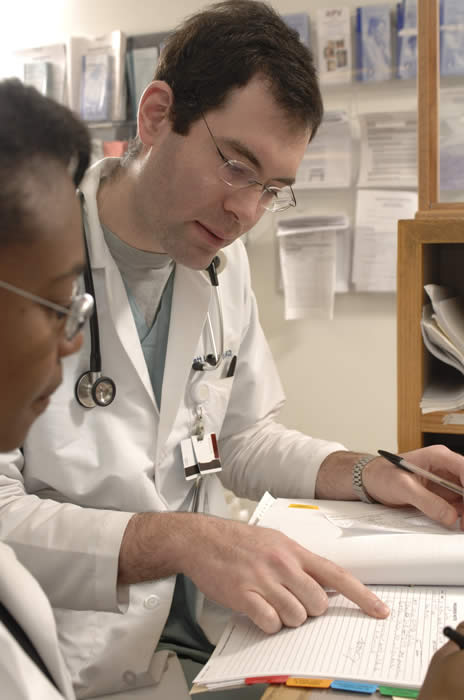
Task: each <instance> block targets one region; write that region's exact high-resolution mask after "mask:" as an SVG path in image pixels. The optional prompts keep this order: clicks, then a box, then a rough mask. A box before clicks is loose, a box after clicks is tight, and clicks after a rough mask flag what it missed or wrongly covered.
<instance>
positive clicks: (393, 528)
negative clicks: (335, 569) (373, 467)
mask: <svg viewBox="0 0 464 700" xmlns="http://www.w3.org/2000/svg"><path fill="white" fill-rule="evenodd" d="M350 505H351V504H350ZM357 505H358V504H357V503H356V501H355V506H357ZM340 506H341V508H340ZM322 512H323V514H324V516H325V517H326V518H327V520H328V521H329V522H330V523H332V524H333V525H336V526H337V527H339V528H341V529H342V530H343V531H344V532H343V535H344V536H346V535H353V534H354V535H356V536H358V535H359V534H361V533H364V534H366V533H371V534H373V533H379V534H380V533H382V532H383V533H392V532H410V533H411V532H418V533H421V534H424V533H429V534H435V535H448V534H449V533H450V530H449V529H448V528H446V527H445V526H444V525H440V524H439V523H435V522H434V521H433V520H430V518H428V517H427V516H426V515H424V514H423V513H421V511H419V510H417V508H413V507H410V508H401V509H396V508H385V506H382V505H380V504H379V505H377V504H372V508H370V509H369V510H368V511H367V512H366V510H365V509H364V508H362V507H361V508H356V507H355V508H348V509H347V511H346V512H344V510H343V502H341V503H340V504H339V505H338V504H337V506H336V507H332V508H331V507H330V506H328V505H327V506H324V508H323V510H322ZM454 532H457V533H459V532H460V531H459V530H456V528H455V530H454Z"/></svg>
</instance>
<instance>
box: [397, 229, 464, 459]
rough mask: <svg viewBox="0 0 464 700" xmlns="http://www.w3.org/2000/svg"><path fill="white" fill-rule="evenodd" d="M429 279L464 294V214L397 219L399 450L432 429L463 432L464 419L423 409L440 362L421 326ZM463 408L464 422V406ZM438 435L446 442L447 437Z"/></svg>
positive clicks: (415, 443) (425, 441)
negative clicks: (450, 419)
mask: <svg viewBox="0 0 464 700" xmlns="http://www.w3.org/2000/svg"><path fill="white" fill-rule="evenodd" d="M429 283H434V284H441V285H447V286H449V287H451V288H453V289H455V290H456V291H457V292H458V293H459V294H462V295H463V296H464V218H463V219H460V218H455V219H446V218H444V217H440V218H439V219H437V220H433V219H427V220H422V219H419V218H418V219H414V220H412V221H400V222H399V224H398V448H399V450H400V451H401V452H405V451H407V450H413V449H416V448H417V447H422V446H423V445H425V444H428V441H429V439H430V436H431V435H432V434H438V435H441V434H443V436H446V435H448V434H459V435H463V436H464V424H463V425H460V424H456V423H444V420H445V415H446V414H445V413H442V412H436V413H428V414H422V413H421V410H420V405H419V404H420V400H421V398H422V394H423V391H424V387H425V386H426V384H427V381H428V379H429V377H430V376H431V375H432V374H433V372H434V371H437V368H438V367H439V364H440V363H439V361H438V360H435V358H433V357H432V356H431V354H430V353H429V352H428V350H427V349H426V348H425V347H424V344H423V341H422V335H421V329H420V320H421V316H422V307H423V305H424V303H425V301H426V294H425V292H424V285H425V284H429ZM461 413H462V418H463V423H464V411H463V412H461ZM456 420H458V419H456ZM438 439H439V438H438ZM432 441H434V442H436V440H432ZM439 441H440V442H444V443H446V442H447V440H446V439H445V438H444V439H443V440H441V439H439ZM462 451H463V452H464V437H463V439H462Z"/></svg>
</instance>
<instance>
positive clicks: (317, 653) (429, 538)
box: [193, 494, 464, 692]
mask: <svg viewBox="0 0 464 700" xmlns="http://www.w3.org/2000/svg"><path fill="white" fill-rule="evenodd" d="M251 522H252V523H256V524H258V525H260V526H263V527H273V528H275V529H278V530H281V531H283V532H284V533H285V534H287V535H288V536H290V537H292V538H293V539H295V540H297V541H298V542H299V543H300V544H301V545H303V546H305V547H307V548H308V549H310V550H311V551H313V552H315V553H316V554H320V555H323V556H327V557H328V558H330V559H332V560H334V561H336V562H337V563H338V564H341V565H342V566H344V567H345V568H347V569H349V570H350V571H352V573H354V574H355V575H356V576H358V577H359V578H360V579H361V580H362V581H363V582H364V583H367V584H375V585H372V586H371V587H372V590H374V591H375V592H376V594H377V595H378V596H379V597H380V598H381V599H382V600H383V601H384V602H386V603H387V605H389V607H390V610H391V613H390V616H389V617H388V618H387V619H385V620H376V619H374V618H370V617H368V616H367V615H365V614H364V613H363V612H361V611H360V610H359V609H358V608H357V607H356V606H355V605H354V604H353V603H351V602H350V601H348V600H347V599H346V598H344V597H343V596H341V595H339V594H337V593H334V592H329V600H330V603H329V608H328V610H327V612H326V613H325V614H324V615H322V616H320V617H318V618H309V619H308V620H307V621H306V622H305V623H304V624H303V625H302V626H301V627H298V628H294V629H290V628H283V629H282V630H281V631H280V632H278V633H277V634H275V635H266V634H265V633H264V632H261V630H259V629H258V628H257V627H256V626H255V625H254V624H253V623H252V622H251V621H250V620H249V619H248V618H246V617H245V616H241V615H234V616H233V617H232V618H231V620H230V622H229V624H228V626H227V627H226V629H225V631H224V633H223V635H222V637H221V639H220V641H219V643H218V645H217V647H216V650H215V652H214V653H213V655H212V657H211V659H210V660H209V661H208V663H207V664H206V665H205V667H204V668H203V670H202V671H201V672H200V674H199V675H198V676H197V677H196V678H195V680H194V690H193V692H199V691H204V690H217V689H221V688H224V689H225V688H229V687H232V686H237V685H238V686H240V685H243V684H244V683H245V681H246V679H247V678H250V677H253V678H256V677H261V678H265V677H270V676H275V675H278V676H284V677H285V676H290V677H298V678H305V677H309V678H326V679H332V680H336V679H342V680H348V681H349V680H352V681H360V682H366V683H373V684H376V685H378V686H379V685H382V686H393V687H395V688H412V689H414V688H419V687H420V685H421V683H422V681H423V679H424V677H425V673H426V670H427V667H428V664H429V662H430V659H431V657H432V655H433V653H434V652H435V651H436V649H437V648H438V647H440V646H441V645H442V644H443V643H444V642H445V641H446V640H445V637H444V636H443V634H442V630H443V627H444V626H445V625H452V626H454V625H456V624H457V622H458V621H459V620H461V619H464V586H462V585H460V584H462V567H461V566H459V565H458V564H457V563H458V562H460V561H461V558H462V552H463V546H464V535H463V533H462V532H460V531H458V530H457V529H456V530H454V531H449V530H446V529H445V528H443V527H441V526H440V525H437V524H434V523H433V522H432V521H430V520H428V519H427V518H425V516H422V515H421V514H420V513H419V512H418V511H416V510H415V509H413V508H404V509H389V508H386V507H385V506H382V505H380V504H374V505H369V504H365V503H359V502H346V503H345V502H339V501H308V500H299V501H292V500H289V499H274V498H272V496H270V495H269V494H266V495H265V496H264V497H263V499H262V500H261V502H260V503H259V504H258V507H257V509H256V511H255V513H254V515H253V516H252V520H251Z"/></svg>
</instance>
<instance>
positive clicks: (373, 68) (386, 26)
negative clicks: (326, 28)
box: [356, 5, 392, 81]
mask: <svg viewBox="0 0 464 700" xmlns="http://www.w3.org/2000/svg"><path fill="white" fill-rule="evenodd" d="M390 12H391V7H390V5H367V6H365V7H358V8H356V44H357V53H356V56H357V74H356V76H357V79H358V80H361V81H374V80H389V79H390V78H391V77H392V49H391V42H392V35H391V16H390Z"/></svg>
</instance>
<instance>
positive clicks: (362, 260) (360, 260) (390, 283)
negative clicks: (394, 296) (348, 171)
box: [352, 190, 417, 292]
mask: <svg viewBox="0 0 464 700" xmlns="http://www.w3.org/2000/svg"><path fill="white" fill-rule="evenodd" d="M416 211H417V192H406V191H402V190H398V191H395V190H358V195H357V200H356V224H355V233H354V251H353V278H352V281H353V284H354V286H355V289H356V291H360V292H394V291H395V290H396V257H397V229H398V219H413V218H414V216H415V213H416Z"/></svg>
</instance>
